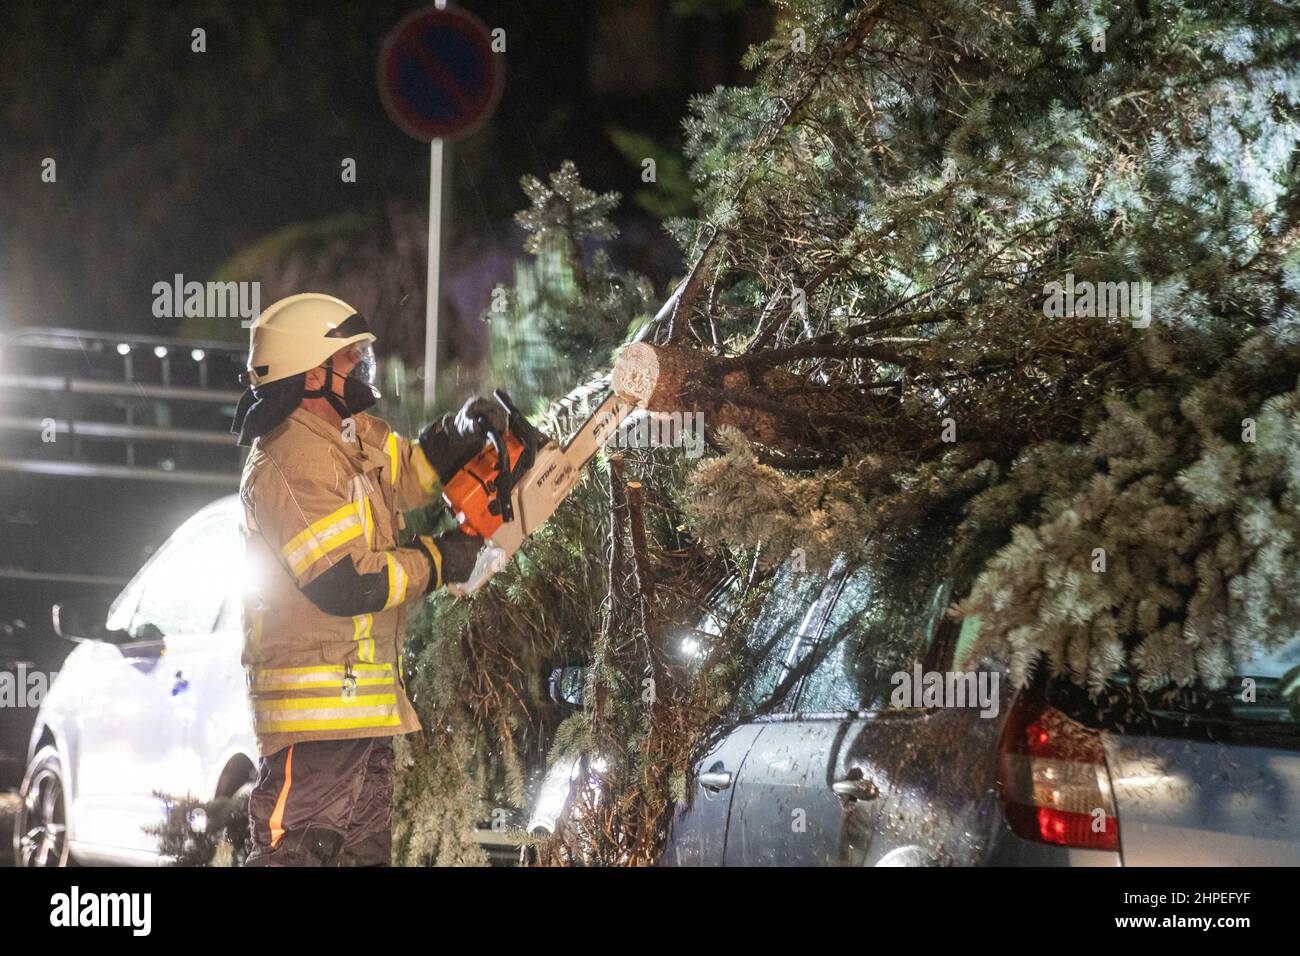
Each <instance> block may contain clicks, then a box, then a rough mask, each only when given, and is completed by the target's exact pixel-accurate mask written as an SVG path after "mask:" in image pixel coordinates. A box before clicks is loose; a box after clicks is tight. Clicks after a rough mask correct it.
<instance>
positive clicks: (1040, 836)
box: [529, 535, 1300, 866]
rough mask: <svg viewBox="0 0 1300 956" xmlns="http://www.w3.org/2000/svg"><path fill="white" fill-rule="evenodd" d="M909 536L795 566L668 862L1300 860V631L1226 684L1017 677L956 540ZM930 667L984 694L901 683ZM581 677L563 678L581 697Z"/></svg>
mask: <svg viewBox="0 0 1300 956" xmlns="http://www.w3.org/2000/svg"><path fill="white" fill-rule="evenodd" d="M903 551H904V552H906V553H903V554H900V555H898V556H897V559H896V560H889V561H887V562H886V563H885V565H884V567H883V570H880V571H871V570H867V569H857V570H853V571H849V570H846V569H845V568H844V567H843V566H841V567H837V568H835V569H833V570H832V571H831V573H830V574H829V575H813V574H808V573H802V572H800V571H799V570H797V569H795V568H791V567H789V566H787V567H783V568H782V569H780V571H779V572H778V574H779V577H778V579H777V580H776V581H775V583H774V586H773V587H772V589H771V592H770V595H769V597H768V598H767V599H766V604H765V606H764V608H763V611H762V613H761V615H760V618H759V620H758V621H757V623H756V624H755V626H754V627H753V628H752V630H751V633H750V635H749V641H750V643H751V646H752V647H754V648H756V649H759V648H761V649H763V651H764V652H765V653H767V655H768V661H767V666H766V667H765V668H763V669H761V671H760V673H759V675H758V676H757V678H756V679H755V681H754V682H753V685H752V686H751V687H749V688H747V691H746V694H745V695H744V697H745V699H744V701H743V703H742V710H741V711H740V712H738V713H737V714H736V715H735V716H734V717H733V718H732V719H731V721H730V722H728V723H727V724H726V725H725V726H724V727H722V728H720V730H719V735H720V736H719V740H718V743H717V744H716V745H715V746H714V747H713V748H712V749H711V750H710V751H709V752H708V753H707V755H706V756H705V757H704V758H703V759H702V760H701V761H700V762H699V764H698V765H697V767H696V768H695V769H696V773H695V781H694V791H693V795H692V797H691V799H690V800H689V801H688V802H686V803H683V804H681V805H679V806H678V807H677V808H676V811H675V814H674V820H673V826H672V830H671V833H670V836H669V842H668V845H667V849H666V851H665V853H664V855H663V857H662V860H661V862H662V864H664V865H695V866H719V865H727V866H769V865H780V866H791V865H798V866H809V865H831V866H934V865H958V866H977V865H1017V864H1018V865H1044V866H1120V865H1126V866H1150V865H1159V866H1175V865H1205V866H1235V865H1246V864H1264V865H1269V864H1274V865H1278V864H1287V865H1295V864H1298V863H1300V723H1298V722H1297V718H1296V712H1295V711H1296V708H1295V702H1296V700H1297V697H1296V694H1297V687H1296V685H1297V683H1300V681H1297V677H1296V674H1297V670H1296V667H1297V665H1298V664H1300V640H1297V641H1295V642H1293V643H1292V644H1291V645H1290V646H1289V647H1287V648H1286V649H1285V650H1284V651H1283V652H1282V653H1278V654H1273V655H1269V656H1263V657H1260V658H1258V659H1256V660H1254V661H1251V662H1249V663H1248V664H1246V665H1244V666H1243V667H1242V668H1241V670H1242V671H1243V673H1242V674H1241V675H1240V679H1237V680H1235V681H1232V682H1230V683H1229V685H1228V686H1227V687H1226V688H1225V689H1224V690H1220V691H1207V690H1189V691H1182V692H1177V693H1174V692H1165V693H1158V694H1143V693H1139V692H1137V691H1136V690H1133V689H1131V688H1128V687H1126V686H1124V685H1122V684H1120V685H1117V686H1116V687H1114V688H1113V689H1112V690H1111V692H1109V693H1108V694H1107V695H1105V696H1104V697H1102V698H1100V699H1098V700H1092V699H1089V698H1088V696H1087V695H1086V694H1084V693H1082V692H1080V691H1079V690H1077V689H1076V688H1075V687H1074V686H1073V685H1071V684H1069V683H1067V682H1063V681H1050V680H1047V679H1040V680H1038V681H1036V682H1035V684H1034V686H1033V687H1031V688H1030V689H1028V690H1026V691H1023V692H1016V691H1015V690H1014V689H1013V688H1012V687H1011V681H1010V678H1009V676H1008V674H1007V670H1006V666H1005V664H1004V662H1001V661H997V660H991V659H985V660H978V661H976V660H971V659H969V658H970V656H971V655H970V652H971V648H972V646H973V641H974V639H975V638H976V636H977V633H978V622H976V621H968V622H967V623H966V624H965V625H964V626H963V625H958V624H956V623H955V622H954V621H952V620H951V619H949V618H947V617H946V615H945V614H944V610H945V608H946V607H947V605H948V603H949V601H950V600H951V596H952V594H953V593H954V591H955V590H957V589H958V587H959V582H954V581H952V580H950V579H948V578H947V577H946V576H945V572H944V571H943V570H941V569H942V568H943V567H944V562H943V560H942V558H943V556H944V555H945V554H946V547H945V545H944V543H943V542H942V540H941V539H939V538H937V537H933V536H932V537H931V538H930V539H929V540H927V538H926V536H925V535H920V536H919V538H918V540H916V541H914V542H911V543H910V545H909V546H908V547H907V548H904V549H903ZM706 630H707V629H706ZM930 674H934V675H936V679H938V680H942V679H943V678H944V677H945V676H946V675H950V674H951V675H958V676H957V677H955V678H952V679H950V682H949V683H948V684H947V685H946V686H948V687H953V686H965V687H966V689H967V690H968V691H969V693H968V694H967V695H966V696H967V698H968V699H966V700H965V701H961V700H960V699H958V700H956V701H955V700H953V699H950V698H945V697H944V695H943V693H942V692H939V693H936V694H935V695H934V699H927V698H926V697H924V696H923V695H922V694H921V693H920V692H919V691H918V693H917V694H916V695H915V696H914V697H910V698H909V697H907V696H903V697H900V695H899V692H900V688H902V687H903V686H904V685H908V684H914V683H917V682H916V680H915V678H916V677H921V678H922V680H921V682H920V683H922V684H924V683H925V682H926V680H928V677H927V676H926V675H930ZM900 675H905V676H904V677H903V678H901V679H900ZM963 675H973V678H974V680H973V681H972V680H969V679H968V680H967V682H966V683H965V684H964V685H963V684H962V676H963ZM1246 679H1249V680H1248V681H1247V680H1246ZM980 680H982V681H983V684H982V685H981V684H980V683H979V681H980ZM580 684H581V680H580V674H577V673H574V672H572V669H566V672H565V673H564V674H557V675H556V677H555V679H554V680H553V687H554V688H555V689H556V690H557V691H560V692H563V691H564V690H565V688H568V689H569V691H570V693H560V696H561V698H562V699H567V700H569V701H570V702H575V703H576V702H578V697H577V695H575V694H573V693H572V692H571V691H572V689H573V688H575V687H577V686H580ZM981 686H982V688H983V690H984V694H983V697H982V699H976V700H972V699H970V698H979V697H980V694H979V693H978V689H979V688H980V687H981ZM1245 687H1250V688H1251V690H1250V691H1249V692H1244V691H1243V688H1245ZM1246 698H1249V699H1246ZM587 773H588V774H590V776H589V777H588V779H587V780H585V781H583V784H584V785H587V786H595V785H596V783H597V781H596V777H597V773H596V772H594V771H593V770H592V769H591V768H590V767H588V770H587ZM580 777H581V774H580V773H579V771H578V770H577V766H576V764H575V763H573V762H571V761H567V760H566V761H563V762H561V763H560V764H558V765H556V766H554V767H553V768H552V770H551V772H550V773H549V774H548V775H547V777H546V780H545V783H544V785H543V788H542V792H541V794H540V795H539V797H538V798H537V801H536V809H535V811H534V813H533V814H532V818H531V820H530V823H529V829H530V831H532V832H533V833H535V834H545V833H549V832H552V831H553V830H555V829H556V828H557V827H559V826H563V825H565V821H566V814H567V810H568V805H569V803H570V795H571V792H572V789H573V788H576V787H577V786H579V778H580Z"/></svg>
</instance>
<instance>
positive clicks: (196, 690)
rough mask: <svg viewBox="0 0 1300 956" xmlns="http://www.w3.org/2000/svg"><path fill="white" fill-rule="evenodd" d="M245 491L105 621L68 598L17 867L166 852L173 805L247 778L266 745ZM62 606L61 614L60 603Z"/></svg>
mask: <svg viewBox="0 0 1300 956" xmlns="http://www.w3.org/2000/svg"><path fill="white" fill-rule="evenodd" d="M240 521H241V515H240V508H239V500H238V498H237V497H236V496H233V495H232V496H230V497H227V498H223V499H221V500H220V501H217V502H214V503H213V504H211V505H208V506H207V507H205V508H203V509H202V510H200V511H199V512H198V513H197V514H195V515H194V516H193V517H192V518H190V519H189V520H188V521H186V522H185V524H184V525H182V526H181V527H180V528H179V529H178V530H177V531H176V532H175V533H174V534H173V535H172V536H171V537H170V538H169V539H168V540H167V542H166V543H165V544H164V545H163V546H162V547H161V548H159V549H158V551H157V552H156V553H155V554H154V555H153V557H152V558H150V560H149V561H148V563H147V564H145V566H144V567H143V568H142V569H141V570H140V572H139V573H138V574H137V575H136V576H135V577H134V578H133V579H132V580H131V582H130V583H129V584H128V585H127V586H126V587H125V588H124V589H123V591H122V593H121V594H120V595H118V597H117V599H116V600H115V601H114V602H113V604H112V606H111V608H110V609H109V612H108V616H107V620H106V621H104V620H103V619H102V618H101V619H100V620H94V619H93V618H89V617H88V616H87V615H84V614H83V615H81V619H80V620H77V617H78V615H76V614H74V613H73V610H74V609H73V608H70V607H67V606H64V607H62V608H60V609H57V610H56V614H57V620H56V627H57V628H58V629H59V631H60V633H61V634H62V635H63V636H64V637H67V638H70V639H72V640H76V641H77V642H78V646H77V647H76V648H75V649H74V650H73V652H72V653H71V654H69V655H68V658H67V660H66V661H65V663H64V665H63V668H62V670H60V671H59V673H58V677H57V679H56V680H54V682H53V685H52V686H51V687H50V689H49V692H48V694H47V695H46V696H45V698H44V700H43V701H42V702H41V706H40V709H39V711H38V712H37V717H36V723H35V726H34V728H33V730H32V735H31V741H30V744H29V747H28V760H27V769H26V772H25V773H24V776H23V782H22V786H21V789H20V790H19V807H18V811H17V815H16V821H15V832H14V852H15V858H16V859H15V862H16V863H17V865H19V866H61V865H65V864H67V863H68V862H70V861H74V860H75V861H77V862H82V863H92V864H153V863H158V862H160V858H159V846H158V837H156V836H154V835H152V834H150V833H149V832H148V829H149V828H150V827H156V826H158V825H160V824H161V823H162V822H163V820H164V816H165V802H164V800H163V798H162V797H160V796H159V794H164V795H168V796H176V797H180V796H185V795H192V796H194V797H197V798H199V799H200V800H210V799H212V798H213V797H216V796H231V795H234V794H236V793H237V792H238V791H239V790H240V789H241V788H245V787H247V786H248V785H249V782H250V780H251V779H252V776H253V772H254V767H255V766H256V754H257V747H256V742H255V740H254V737H253V724H252V714H251V712H250V711H249V709H248V704H247V694H246V691H245V680H244V671H243V668H242V667H241V666H240V663H239V656H240V651H241V649H242V643H243V633H242V629H241V627H240V605H239V597H240V589H241V583H242V582H241V580H240V574H239V573H238V572H237V571H236V572H234V573H232V569H238V568H241V567H242V566H243V562H242V547H241V543H240V537H239V526H240ZM59 612H61V613H59Z"/></svg>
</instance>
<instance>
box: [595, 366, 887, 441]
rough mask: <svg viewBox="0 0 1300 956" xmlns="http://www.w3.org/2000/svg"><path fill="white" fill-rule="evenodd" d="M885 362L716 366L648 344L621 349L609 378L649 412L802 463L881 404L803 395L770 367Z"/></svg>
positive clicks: (854, 389) (856, 391) (843, 389)
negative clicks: (695, 421) (732, 433)
mask: <svg viewBox="0 0 1300 956" xmlns="http://www.w3.org/2000/svg"><path fill="white" fill-rule="evenodd" d="M834 358H843V359H876V360H878V361H890V360H891V359H893V358H894V355H893V353H892V352H890V351H889V350H883V349H866V348H863V347H861V346H856V345H837V346H830V345H819V346H816V347H815V348H791V349H774V350H769V351H768V352H766V353H764V352H759V353H757V354H755V355H752V356H751V355H744V356H736V357H730V358H720V357H715V356H710V355H707V354H705V353H703V352H699V351H697V350H695V349H691V348H684V347H679V346H659V345H652V344H650V343H648V342H636V343H633V344H631V345H628V346H627V347H626V348H624V349H623V352H622V353H621V354H620V355H619V357H618V361H617V362H616V363H615V365H614V369H613V373H612V375H611V376H610V385H611V387H612V388H613V389H614V392H615V393H616V394H618V396H619V397H620V398H622V399H624V400H625V401H628V402H631V403H633V404H634V405H637V406H639V407H641V408H644V409H647V410H649V411H651V412H660V413H672V412H676V413H682V414H694V413H696V412H699V413H701V414H702V415H703V417H704V425H705V427H706V428H707V429H709V430H710V431H711V432H716V431H717V429H718V428H721V427H723V426H730V427H732V428H736V429H738V430H740V431H741V432H742V433H743V434H744V435H745V436H746V437H747V438H749V439H750V441H752V442H754V443H756V444H759V445H763V446H766V447H768V448H771V449H773V450H775V451H778V452H780V453H781V454H782V455H785V456H798V457H801V458H806V457H807V455H808V454H809V453H810V452H811V453H819V452H824V451H826V450H827V449H833V448H836V447H839V446H841V445H842V444H843V443H844V441H845V440H848V439H851V438H853V437H854V436H855V435H860V434H862V433H863V432H864V430H865V426H866V419H867V416H868V415H870V414H871V413H873V412H876V413H879V412H880V411H881V410H882V407H881V404H880V403H881V402H882V401H884V400H885V399H881V398H876V397H873V396H870V395H864V394H863V392H862V389H861V388H859V387H858V386H857V385H856V384H853V383H844V384H842V385H840V386H838V387H825V386H821V387H817V388H810V387H809V386H810V384H812V383H811V382H810V381H809V380H806V379H803V378H800V377H799V376H797V375H794V374H792V373H791V372H788V371H786V370H785V369H782V368H777V367H776V365H777V364H778V363H780V362H783V361H789V362H794V361H803V360H809V359H834Z"/></svg>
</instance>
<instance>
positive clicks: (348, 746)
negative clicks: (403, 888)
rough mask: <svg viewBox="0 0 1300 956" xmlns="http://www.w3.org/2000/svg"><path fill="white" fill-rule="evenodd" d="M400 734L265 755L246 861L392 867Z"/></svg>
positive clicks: (304, 745) (302, 746)
mask: <svg viewBox="0 0 1300 956" xmlns="http://www.w3.org/2000/svg"><path fill="white" fill-rule="evenodd" d="M392 812H393V738H391V737H366V738H362V739H359V740H314V741H307V742H304V743H297V744H291V745H290V746H288V747H285V748H283V749H282V750H277V751H276V752H275V753H273V754H271V755H270V756H268V757H263V758H261V759H260V760H259V761H258V774H257V784H256V786H255V787H254V788H253V793H252V796H251V797H250V798H249V801H248V817H249V828H250V831H251V833H252V838H253V849H252V851H251V852H250V853H249V855H248V860H247V862H246V864H245V865H246V866H389V865H390V864H391V863H392V849H393V838H392V832H391V830H390V826H391V823H392Z"/></svg>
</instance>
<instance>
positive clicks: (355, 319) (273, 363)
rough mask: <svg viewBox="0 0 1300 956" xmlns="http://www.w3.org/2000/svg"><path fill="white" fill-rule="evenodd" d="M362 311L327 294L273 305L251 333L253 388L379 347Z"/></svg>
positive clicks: (250, 377) (304, 295)
mask: <svg viewBox="0 0 1300 956" xmlns="http://www.w3.org/2000/svg"><path fill="white" fill-rule="evenodd" d="M373 341H375V336H374V334H373V333H371V331H370V327H369V326H368V325H367V324H366V320H365V319H363V318H362V317H361V316H360V315H359V314H358V313H357V310H356V309H354V308H352V306H350V305H348V304H347V303H346V302H344V301H343V300H342V299H336V298H334V296H332V295H325V294H324V293H323V292H302V293H299V294H298V295H291V296H289V297H288V298H285V299H281V300H280V301H279V302H276V303H274V304H273V305H271V306H269V307H268V308H267V309H266V310H265V311H264V312H263V313H262V314H261V315H259V316H258V317H257V320H256V321H255V322H253V326H252V329H251V330H250V333H249V348H248V375H247V379H248V380H247V384H248V385H250V386H258V385H266V384H267V383H269V382H278V381H280V380H281V379H284V378H288V377H289V376H291V375H297V374H299V373H300V372H305V371H307V370H308V369H312V368H315V367H316V366H318V365H323V364H325V362H326V360H327V359H329V357H330V356H331V355H333V354H334V353H335V352H337V351H338V350H339V349H342V348H345V347H347V346H349V345H352V344H354V343H356V342H367V343H369V342H373Z"/></svg>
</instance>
